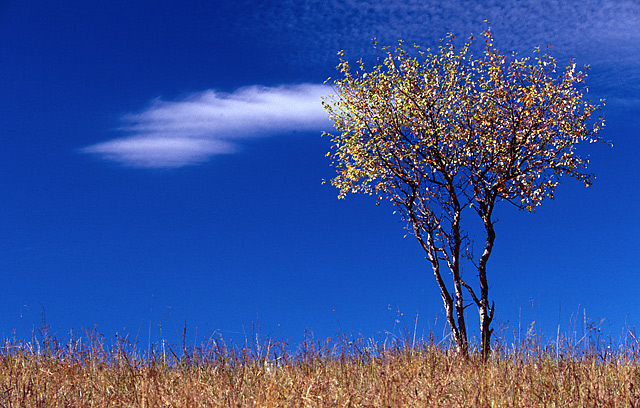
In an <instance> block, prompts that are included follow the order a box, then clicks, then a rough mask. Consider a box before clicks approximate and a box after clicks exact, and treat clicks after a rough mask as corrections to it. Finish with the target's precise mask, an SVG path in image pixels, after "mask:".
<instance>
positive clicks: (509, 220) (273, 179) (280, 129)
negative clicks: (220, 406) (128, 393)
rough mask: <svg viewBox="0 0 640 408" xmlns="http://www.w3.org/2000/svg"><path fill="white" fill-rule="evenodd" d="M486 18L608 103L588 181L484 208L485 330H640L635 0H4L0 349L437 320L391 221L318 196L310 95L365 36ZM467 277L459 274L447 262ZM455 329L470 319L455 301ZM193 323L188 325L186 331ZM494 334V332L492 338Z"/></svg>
mask: <svg viewBox="0 0 640 408" xmlns="http://www.w3.org/2000/svg"><path fill="white" fill-rule="evenodd" d="M484 20H490V21H491V22H492V26H493V31H494V34H495V38H496V44H497V45H498V47H499V48H501V49H502V50H504V51H511V50H513V51H517V52H518V53H519V54H520V55H521V56H525V55H529V54H531V52H532V50H533V47H535V46H542V47H543V48H544V47H545V46H546V44H551V45H552V47H553V48H552V54H553V55H554V56H555V57H557V59H558V61H559V62H560V63H561V64H565V63H568V61H569V59H570V58H576V61H577V62H578V64H591V71H590V77H589V84H590V86H591V92H590V96H591V98H592V99H593V100H596V101H597V100H598V99H600V98H606V99H607V107H606V108H605V110H604V113H605V117H606V119H607V127H606V128H605V129H604V131H603V133H602V136H603V137H604V138H605V139H608V140H612V141H613V142H614V144H615V147H614V148H612V149H610V148H607V147H605V146H600V145H599V146H595V145H591V146H585V147H584V148H582V149H581V152H582V153H585V154H591V158H592V166H591V170H592V171H594V172H595V173H596V174H597V176H598V178H597V180H596V183H595V185H594V186H593V188H590V189H585V188H583V187H582V186H580V185H579V184H578V183H575V182H573V181H571V180H566V181H565V183H563V184H562V185H561V186H560V187H559V189H558V191H557V198H556V200H555V201H546V202H545V203H543V206H542V207H540V208H539V210H538V211H537V212H536V213H535V214H528V213H525V212H517V211H516V210H515V209H513V208H511V207H509V206H508V205H507V204H503V205H502V206H501V208H500V209H499V211H498V218H499V222H498V224H497V227H496V228H497V234H498V236H497V241H496V247H495V251H494V254H493V257H492V259H491V261H490V264H489V267H490V269H489V282H490V284H491V297H492V299H493V300H495V302H496V309H497V312H496V314H497V316H496V321H497V323H498V325H500V324H502V325H509V327H511V329H508V330H507V332H508V333H512V328H514V327H516V328H517V327H518V324H519V323H520V324H521V325H522V326H526V325H528V324H530V323H531V322H532V321H536V322H537V323H536V325H540V326H541V327H542V329H543V330H544V331H546V332H547V333H550V334H555V330H556V328H557V325H558V323H560V324H561V330H562V331H563V332H568V331H570V330H573V328H574V326H575V328H576V330H578V335H581V322H580V323H578V324H573V325H572V324H570V320H571V318H572V316H573V318H574V320H575V318H576V316H578V315H579V316H580V317H582V313H583V310H584V309H586V315H587V316H588V317H591V318H593V319H598V318H605V319H606V320H605V322H604V323H603V327H604V328H605V329H607V330H608V328H609V327H611V329H612V332H613V333H612V334H613V335H614V336H619V335H620V333H621V327H622V326H623V325H624V324H625V322H628V323H630V324H634V325H636V326H638V325H640V315H639V313H640V297H638V293H640V279H639V278H638V272H640V251H638V249H637V246H638V237H637V233H638V231H639V230H640V222H639V221H638V219H639V217H640V210H639V208H640V207H639V206H640V205H639V203H640V181H639V180H640V178H639V177H638V174H639V173H640V165H639V163H640V160H638V157H640V148H639V147H640V142H639V141H638V136H639V133H640V132H639V131H638V126H639V125H640V120H639V113H640V85H639V83H640V77H639V76H638V73H639V72H640V63H639V61H640V5H638V3H637V2H635V1H599V0H588V1H581V0H580V1H578V0H576V1H573V0H572V1H563V2H554V1H539V0H531V1H503V2H500V1H493V2H486V1H463V0H453V1H451V0H447V1H442V2H437V1H425V2H415V1H396V2H386V1H381V0H380V1H378V0H370V1H365V0H350V1H344V0H325V1H316V0H289V1H277V2H268V1H250V0H240V1H153V2H152V1H134V2H132V1H109V2H73V1H56V2H51V1H29V0H27V1H11V0H9V1H7V0H5V1H4V2H1V3H0V39H1V40H0V90H1V92H2V93H1V94H2V98H1V99H0V112H1V119H0V135H2V139H1V140H2V147H1V148H0V176H1V177H0V180H1V182H2V187H3V188H2V193H1V194H0V274H1V275H0V276H2V289H1V291H2V292H1V296H0V335H2V336H3V337H4V338H7V337H12V336H13V333H14V332H15V335H16V336H17V337H18V338H29V336H30V333H31V329H32V327H34V326H35V327H39V326H40V325H41V324H42V322H43V311H44V312H45V319H46V323H47V324H48V325H50V326H51V328H52V331H53V333H54V334H56V335H58V336H60V337H65V336H66V335H67V334H68V333H69V331H70V330H72V329H73V330H75V331H79V330H81V329H82V328H93V327H94V326H97V329H98V330H99V331H100V332H101V333H103V334H105V335H106V336H113V335H114V334H115V333H119V334H121V335H127V334H128V335H129V338H130V339H132V340H136V339H137V340H138V341H140V342H141V343H144V344H146V342H147V340H148V338H149V336H151V340H152V341H155V342H157V341H158V340H159V338H160V331H159V330H160V328H159V325H162V330H163V334H162V335H163V337H165V338H168V339H170V341H173V342H177V341H178V340H177V339H179V333H182V325H183V323H184V321H185V320H186V322H187V325H188V337H189V338H190V339H197V340H198V341H201V340H202V339H203V338H204V337H206V336H208V335H210V334H211V333H212V332H214V331H217V332H219V333H221V334H222V335H223V336H225V337H226V338H235V339H243V336H242V334H241V333H242V332H243V331H246V332H250V331H251V328H252V325H253V324H254V323H255V324H259V325H260V327H261V332H262V334H263V335H266V336H271V337H274V338H277V339H280V338H283V339H290V340H292V341H294V342H295V341H298V340H300V339H301V338H302V336H303V335H304V331H305V329H308V330H309V331H311V332H312V333H313V334H314V335H315V337H317V338H324V337H327V336H332V335H334V334H335V333H336V332H337V331H338V330H342V331H343V332H345V333H354V334H362V335H363V336H364V337H366V338H369V337H376V336H380V335H382V336H383V337H384V333H385V332H387V331H389V332H394V333H396V334H399V331H398V327H397V323H395V319H396V318H397V313H396V311H397V310H398V309H399V310H400V311H401V312H402V313H404V319H405V323H406V324H407V326H411V327H413V324H414V322H415V317H416V314H418V315H419V320H418V335H420V334H423V333H428V332H429V330H434V331H435V332H436V334H441V333H442V332H443V329H445V328H444V318H443V314H442V301H441V300H440V297H439V293H438V290H437V285H436V283H435V282H434V281H433V278H432V274H431V272H430V269H429V265H428V264H427V262H426V261H425V260H424V255H423V253H421V249H420V248H419V246H418V244H417V243H416V242H415V240H414V239H413V238H412V237H411V236H409V237H407V238H403V237H404V234H405V231H404V230H403V227H404V223H403V222H401V221H400V220H399V219H397V218H396V216H394V215H392V209H391V208H390V207H389V206H385V205H383V206H380V207H377V206H375V202H374V200H372V199H370V198H369V197H354V196H352V197H348V198H347V199H346V200H344V201H338V200H337V198H336V193H337V192H336V191H335V190H334V189H333V188H332V187H331V186H328V185H321V181H322V180H323V179H327V178H330V177H331V174H332V169H331V168H330V167H329V159H327V158H326V157H324V155H325V153H326V152H327V151H328V148H329V144H330V142H329V140H328V138H322V137H320V134H321V131H322V130H331V125H330V123H329V122H328V121H327V119H326V117H325V116H324V113H323V112H322V108H321V106H320V100H319V98H318V97H319V95H321V94H323V93H325V92H326V90H327V89H326V88H324V87H322V83H323V81H324V80H326V79H327V78H328V77H329V76H334V77H335V76H336V75H335V74H336V72H335V66H336V64H337V62H338V61H337V56H336V52H337V51H338V50H340V49H344V50H345V52H346V56H347V58H349V59H352V60H355V59H358V58H360V57H364V58H365V59H369V60H370V59H371V58H372V57H374V55H375V53H374V51H373V50H372V48H371V42H370V39H371V38H373V37H377V39H378V42H379V43H380V44H391V45H392V44H395V43H396V41H397V40H398V39H400V38H402V39H405V40H407V41H409V42H418V43H419V44H422V45H423V46H434V45H437V44H438V39H439V38H442V37H444V36H445V35H446V33H447V32H453V33H454V34H456V35H457V36H458V37H459V38H467V37H468V36H469V34H470V33H472V32H473V33H475V34H476V35H477V34H479V33H480V32H481V31H482V30H483V29H484V28H485V24H484V23H483V21H484ZM464 273H466V274H469V275H471V274H473V270H472V268H471V267H470V266H467V267H466V269H465V270H464ZM469 316H470V317H469V322H470V324H471V325H472V326H473V329H474V330H475V324H476V321H477V319H476V318H475V312H474V311H473V310H472V308H470V309H469ZM196 330H197V331H196ZM497 330H499V327H498V328H497Z"/></svg>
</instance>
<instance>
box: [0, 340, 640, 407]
mask: <svg viewBox="0 0 640 408" xmlns="http://www.w3.org/2000/svg"><path fill="white" fill-rule="evenodd" d="M88 337H89V338H90V344H89V345H82V344H81V341H80V340H75V341H73V340H72V341H69V342H66V343H64V344H63V343H61V342H59V341H58V340H55V339H50V338H45V339H41V340H40V341H36V342H31V343H23V344H15V343H14V342H10V341H7V342H5V345H4V347H3V348H2V349H0V407H170V406H171V407H211V406H243V407H244V406H261V407H271V406H295V407H299V406H322V407H331V406H335V407H346V406H354V407H361V406H362V407H364V406H369V407H383V406H391V407H399V406H407V407H412V406H415V407H425V406H429V407H453V406H461V407H532V406H541V407H542V406H544V407H548V406H556V407H560V406H570V407H583V406H598V407H600V406H612V407H614V406H621V407H622V406H625V407H627V406H638V405H639V404H640V390H638V387H639V386H640V365H639V364H638V356H639V355H640V349H636V347H635V345H636V342H635V341H633V342H632V343H630V345H627V346H626V347H625V348H620V349H618V351H616V352H613V353H612V352H610V351H609V350H611V349H610V348H608V347H606V346H603V347H580V348H579V347H575V344H574V346H570V345H568V342H565V344H564V346H562V349H557V348H556V347H555V346H554V345H553V344H552V345H550V346H547V347H544V348H543V347H541V346H539V344H538V343H536V342H531V341H530V340H531V339H527V342H526V343H523V344H522V345H520V346H519V347H517V350H511V351H509V350H508V348H507V347H506V346H503V345H501V344H497V345H496V348H495V349H494V352H493V353H492V356H491V357H490V358H489V360H488V361H487V362H486V363H483V362H482V360H481V358H479V356H477V355H472V356H471V357H470V358H468V359H464V358H461V357H459V356H458V355H456V354H455V353H453V352H452V350H453V349H447V348H443V347H440V346H438V345H436V344H433V342H420V343H419V344H417V345H411V344H406V343H404V342H397V343H396V344H394V345H393V346H392V347H388V346H384V347H375V346H374V342H371V341H370V342H365V341H363V340H362V339H359V340H354V341H352V342H350V341H348V340H346V339H344V338H343V339H342V340H341V341H338V342H332V341H330V340H327V341H326V342H317V341H315V342H314V341H306V342H304V343H302V344H301V345H300V347H299V348H298V350H297V351H295V352H290V351H288V350H287V346H286V344H274V343H270V342H267V343H265V344H264V345H262V346H261V348H260V349H258V350H257V349H256V347H253V348H239V347H227V346H226V345H225V343H224V342H223V341H222V340H215V339H210V341H209V343H208V344H207V345H204V346H201V347H194V348H191V349H187V348H185V347H184V345H183V348H182V351H181V352H180V353H181V355H182V356H181V357H178V356H177V355H176V353H175V352H173V351H172V350H171V349H170V348H168V347H167V348H160V349H158V348H156V350H151V352H150V354H149V355H148V356H142V355H141V354H140V353H139V352H138V351H137V349H136V347H134V345H131V344H129V343H128V342H127V341H126V340H125V339H118V341H116V343H115V344H114V345H113V346H112V347H105V346H104V339H103V338H102V337H101V336H98V335H96V334H95V333H94V334H92V335H90V336H88ZM631 337H633V335H632V336H631ZM633 340H635V338H633ZM367 344H369V345H367Z"/></svg>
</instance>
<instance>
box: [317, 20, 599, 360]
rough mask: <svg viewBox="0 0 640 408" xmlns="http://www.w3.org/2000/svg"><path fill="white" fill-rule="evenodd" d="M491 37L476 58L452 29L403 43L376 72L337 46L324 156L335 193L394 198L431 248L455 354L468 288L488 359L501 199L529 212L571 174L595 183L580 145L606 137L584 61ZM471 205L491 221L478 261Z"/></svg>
mask: <svg viewBox="0 0 640 408" xmlns="http://www.w3.org/2000/svg"><path fill="white" fill-rule="evenodd" d="M483 36H484V42H485V44H484V51H483V53H482V55H481V57H480V58H474V57H473V56H472V55H471V52H470V47H471V44H472V42H473V36H472V37H471V39H470V41H469V42H467V43H465V44H464V45H463V46H462V47H460V48H459V49H457V48H456V47H455V45H454V37H453V35H449V36H448V39H446V40H441V45H440V47H439V48H438V50H437V51H436V52H431V50H427V51H426V52H424V51H421V49H420V48H419V47H418V46H414V48H415V49H414V52H413V53H410V52H409V51H407V50H406V49H405V48H403V46H402V42H400V45H399V46H398V47H396V48H395V49H394V50H393V51H392V50H390V49H389V48H382V50H383V51H384V52H383V55H384V58H381V57H378V64H377V65H376V66H374V67H373V69H372V70H371V71H369V72H367V70H366V69H365V67H364V63H363V62H362V60H360V61H359V64H358V66H359V69H358V70H357V71H356V72H354V71H353V70H352V68H351V66H350V64H349V62H348V61H347V60H345V59H344V55H343V53H342V52H340V53H339V56H340V64H339V65H338V71H339V72H340V74H341V78H340V79H338V80H336V81H335V83H334V91H335V93H336V94H335V95H331V96H329V97H327V98H325V99H324V101H323V105H324V108H325V109H326V111H327V112H328V114H329V116H330V118H331V119H332V121H333V122H334V126H335V128H336V130H337V133H335V134H328V135H329V136H330V137H331V140H332V151H333V153H331V152H330V153H328V155H332V158H333V163H332V164H333V166H335V169H336V175H335V177H334V178H333V179H332V180H331V184H333V185H334V186H336V187H337V188H338V190H339V197H340V198H344V197H345V196H346V195H347V194H348V193H364V194H369V195H375V196H376V197H377V199H378V203H379V200H382V199H388V200H390V201H391V202H392V203H393V204H394V205H395V207H396V208H397V212H399V213H400V215H401V216H402V218H403V219H404V220H405V221H407V223H408V229H409V230H410V232H411V233H412V234H413V235H415V237H416V239H417V240H418V242H419V243H420V246H421V247H422V249H423V250H424V251H425V253H426V258H427V259H428V261H429V263H430V265H431V269H432V270H433V274H434V276H435V279H436V282H437V283H438V286H439V288H440V294H441V296H442V300H443V302H444V309H445V314H446V320H447V322H448V324H449V327H450V328H451V334H452V340H453V344H454V345H455V347H456V349H457V351H458V352H459V353H461V354H463V355H465V356H466V355H468V350H469V345H468V337H467V326H466V324H465V308H466V307H467V306H470V305H465V298H467V296H470V299H471V301H472V302H473V303H472V304H474V305H475V306H476V308H477V310H478V313H479V319H480V337H481V343H480V353H481V355H482V357H483V358H485V359H486V358H487V357H488V355H489V352H490V345H491V334H492V332H493V329H492V328H491V321H492V320H493V317H494V313H495V304H494V302H491V303H490V302H489V301H490V298H489V285H488V281H487V263H488V261H489V257H490V256H491V253H492V250H493V246H494V241H495V237H496V232H495V228H494V224H495V219H494V217H493V213H494V208H495V205H496V203H498V202H509V203H511V204H513V205H515V206H516V207H517V208H519V209H527V210H529V212H531V211H532V210H533V209H534V208H535V207H536V206H538V205H540V203H541V202H542V200H543V199H544V198H545V197H550V198H553V193H554V191H555V188H556V186H557V185H558V183H559V178H560V177H561V176H563V175H568V176H570V177H572V178H574V179H577V180H579V181H581V182H583V183H584V184H585V185H586V186H590V185H591V181H592V178H593V175H592V174H589V173H586V172H585V171H586V166H587V164H588V159H587V158H583V157H581V156H580V155H578V154H577V153H576V152H575V147H576V146H577V145H578V144H579V143H581V142H586V141H588V142H594V141H599V140H601V139H600V138H599V136H598V133H599V131H600V130H601V128H602V126H603V125H604V121H603V120H602V119H599V120H597V121H595V123H593V124H590V119H591V115H592V113H594V111H595V110H596V109H599V108H600V107H601V105H594V104H591V103H590V102H588V101H586V100H585V99H584V93H585V92H588V89H587V88H586V87H585V86H584V85H583V84H584V80H585V78H586V68H587V67H585V69H584V71H576V69H575V63H573V62H571V63H570V64H569V66H568V67H566V68H564V69H560V68H559V67H558V65H557V64H556V61H555V60H554V59H553V58H552V57H551V56H549V55H541V53H540V50H539V49H538V50H537V52H536V54H535V56H534V58H533V59H531V58H524V59H518V58H517V56H516V55H515V54H512V55H511V56H506V55H503V54H501V53H500V52H499V51H498V50H497V49H496V48H495V47H494V45H493V36H492V34H491V29H490V28H488V29H487V30H486V31H485V32H483ZM376 49H377V45H376ZM601 102H602V101H601ZM467 213H471V214H472V217H475V216H474V215H473V214H474V213H475V215H477V216H478V217H479V219H480V220H481V224H482V225H483V226H484V231H483V235H484V236H483V238H484V239H483V241H484V246H483V248H482V253H481V255H480V256H479V257H477V258H475V257H474V256H473V251H472V248H473V246H472V245H471V243H470V239H469V237H468V235H467V234H466V233H465V232H464V230H463V228H462V220H463V215H464V216H465V217H467ZM466 219H467V218H465V220H466ZM476 222H477V221H476ZM465 225H466V224H465ZM463 258H465V259H468V260H469V261H470V262H472V263H473V265H474V267H475V269H476V270H477V277H478V281H477V282H471V281H469V280H467V279H468V278H467V277H464V278H463V276H462V273H461V265H462V261H463ZM444 268H446V269H448V272H449V273H450V275H451V280H452V282H450V283H447V282H445V277H446V276H445V274H444V272H443V269H444ZM472 284H474V285H475V286H472ZM468 301H469V299H468V298H467V302H468Z"/></svg>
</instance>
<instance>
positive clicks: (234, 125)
mask: <svg viewBox="0 0 640 408" xmlns="http://www.w3.org/2000/svg"><path fill="white" fill-rule="evenodd" d="M330 93H331V88H330V87H329V86H325V85H314V84H300V85H288V86H279V87H263V86H251V87H245V88H240V89H238V90H236V91H235V92H232V93H220V92H216V91H212V90H208V91H204V92H199V93H196V94H192V95H190V96H188V97H186V98H183V99H180V100H174V101H165V100H161V99H158V100H155V101H153V102H152V103H151V104H150V106H149V107H147V108H146V109H144V110H142V111H140V112H138V113H131V114H127V115H125V116H124V117H123V122H124V124H123V126H122V127H121V128H120V129H119V131H120V132H122V133H124V134H125V136H123V137H119V138H116V139H114V140H110V141H106V142H103V143H98V144H95V145H92V146H88V147H85V148H83V149H81V151H82V152H83V153H89V154H94V155H98V156H100V157H101V158H103V159H106V160H111V161H115V162H118V163H121V164H124V165H126V166H130V167H146V168H175V167H182V166H187V165H192V164H198V163H202V162H205V161H207V160H209V159H210V158H211V157H212V156H215V155H220V154H229V153H234V152H236V151H237V150H238V148H239V141H240V140H243V139H248V138H252V137H260V136H268V135H273V134H281V133H287V132H293V131H318V132H319V131H321V130H324V129H327V128H329V127H330V126H331V124H330V122H329V119H328V118H327V115H326V113H325V112H324V110H323V109H322V104H321V99H320V97H321V96H323V95H328V94H330Z"/></svg>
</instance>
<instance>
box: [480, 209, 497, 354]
mask: <svg viewBox="0 0 640 408" xmlns="http://www.w3.org/2000/svg"><path fill="white" fill-rule="evenodd" d="M493 202H495V201H493V200H492V201H490V203H489V206H487V207H486V208H485V209H484V211H483V214H482V221H483V223H484V228H485V231H486V233H487V239H486V241H485V246H484V252H483V253H482V256H480V261H479V262H478V278H479V280H480V304H479V305H478V312H479V314H480V353H481V356H482V359H483V360H484V361H486V360H487V359H488V358H489V354H490V353H491V334H492V333H493V329H490V327H489V326H490V325H491V321H492V320H493V312H494V308H495V305H492V306H491V307H489V285H488V283H487V262H488V261H489V257H490V256H491V251H492V250H493V242H494V241H495V239H496V233H495V230H494V229H493V223H492V222H491V212H492V210H493Z"/></svg>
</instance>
